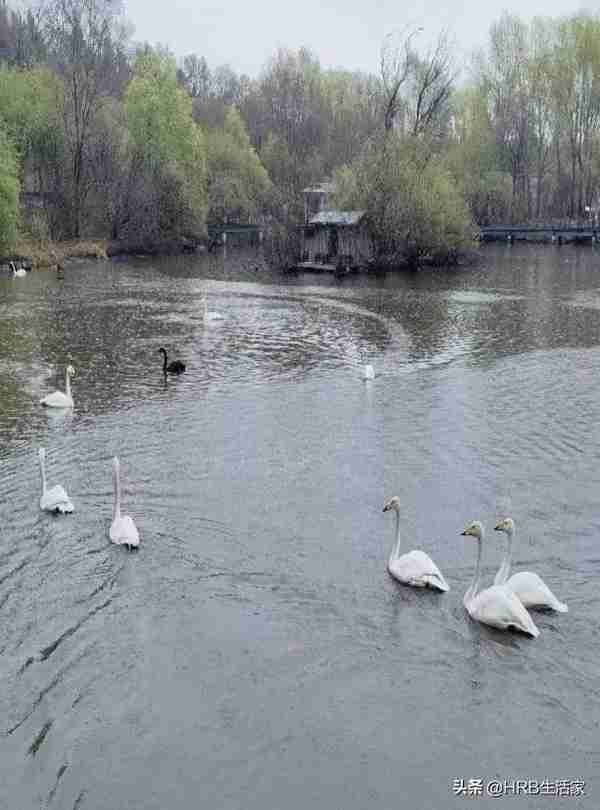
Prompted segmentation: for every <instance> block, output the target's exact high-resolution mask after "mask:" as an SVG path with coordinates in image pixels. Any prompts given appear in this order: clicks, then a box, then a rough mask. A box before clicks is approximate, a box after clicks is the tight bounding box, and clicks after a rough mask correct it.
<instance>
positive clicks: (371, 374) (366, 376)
mask: <svg viewBox="0 0 600 810" xmlns="http://www.w3.org/2000/svg"><path fill="white" fill-rule="evenodd" d="M374 379H375V369H374V368H373V366H372V365H370V364H368V365H366V366H365V367H364V368H363V380H374Z"/></svg>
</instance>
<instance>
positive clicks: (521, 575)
mask: <svg viewBox="0 0 600 810" xmlns="http://www.w3.org/2000/svg"><path fill="white" fill-rule="evenodd" d="M494 529H495V530H496V531H498V532H504V533H505V534H507V535H508V546H507V548H506V554H505V555H504V559H503V561H502V565H501V566H500V568H499V569H498V572H497V574H496V576H495V577H494V584H495V585H504V586H505V587H506V588H508V589H509V590H511V591H512V592H513V593H514V594H515V596H516V597H517V598H518V599H519V601H520V602H521V604H522V605H524V607H526V608H550V609H551V610H555V611H556V612H557V613H568V612H569V608H568V607H567V605H565V603H564V602H561V601H559V600H558V599H557V598H556V596H555V595H554V594H553V593H552V591H551V590H550V588H549V587H548V586H547V585H546V583H545V582H544V580H543V579H542V578H541V577H539V576H538V575H537V574H534V573H533V572H532V571H519V572H518V573H516V574H513V575H512V577H509V574H510V567H511V561H512V551H513V542H514V536H515V523H514V520H513V519H512V518H504V520H501V521H500V523H498V525H497V526H495V527H494Z"/></svg>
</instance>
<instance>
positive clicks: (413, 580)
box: [383, 496, 450, 591]
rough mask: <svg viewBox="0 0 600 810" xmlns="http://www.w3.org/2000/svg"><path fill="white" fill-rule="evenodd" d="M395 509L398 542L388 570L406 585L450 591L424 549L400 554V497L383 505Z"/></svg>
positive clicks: (384, 509) (393, 550) (385, 509)
mask: <svg viewBox="0 0 600 810" xmlns="http://www.w3.org/2000/svg"><path fill="white" fill-rule="evenodd" d="M390 509H393V510H394V511H395V513H396V542H395V543H394V548H393V549H392V553H391V554H390V558H389V560H388V571H389V573H390V574H391V576H393V577H394V579H397V580H398V582H402V583H403V584H404V585H414V586H415V587H417V588H425V587H427V586H429V587H430V588H436V589H437V590H438V591H449V590H450V587H449V585H448V583H447V582H446V580H445V579H444V577H443V576H442V574H441V573H440V569H439V568H438V567H437V565H436V564H435V563H434V562H433V560H432V559H431V557H429V555H427V554H425V552H424V551H418V550H417V551H409V552H408V554H402V555H400V499H399V498H398V496H394V497H393V498H390V500H389V501H388V502H387V503H386V504H385V506H384V507H383V511H384V512H389V511H390Z"/></svg>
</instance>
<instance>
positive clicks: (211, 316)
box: [202, 296, 225, 321]
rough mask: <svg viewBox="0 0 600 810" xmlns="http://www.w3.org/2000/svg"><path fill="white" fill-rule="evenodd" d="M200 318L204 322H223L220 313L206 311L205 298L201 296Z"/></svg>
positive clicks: (222, 316) (223, 318)
mask: <svg viewBox="0 0 600 810" xmlns="http://www.w3.org/2000/svg"><path fill="white" fill-rule="evenodd" d="M202 317H203V318H204V320H205V321H223V320H225V317H224V315H221V313H220V312H214V311H210V310H209V309H208V304H207V303H206V298H205V297H204V296H202Z"/></svg>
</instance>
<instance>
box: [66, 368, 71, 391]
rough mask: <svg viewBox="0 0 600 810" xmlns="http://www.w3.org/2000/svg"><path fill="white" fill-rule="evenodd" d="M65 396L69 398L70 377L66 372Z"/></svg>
mask: <svg viewBox="0 0 600 810" xmlns="http://www.w3.org/2000/svg"><path fill="white" fill-rule="evenodd" d="M65 394H66V395H67V396H68V397H70V396H71V375H70V374H69V372H68V371H67V377H66V381H65Z"/></svg>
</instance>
